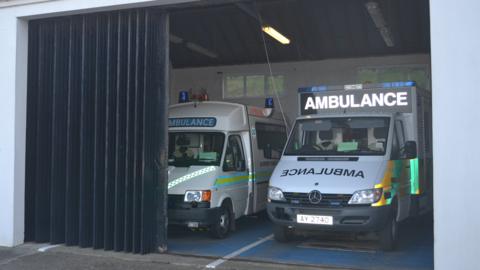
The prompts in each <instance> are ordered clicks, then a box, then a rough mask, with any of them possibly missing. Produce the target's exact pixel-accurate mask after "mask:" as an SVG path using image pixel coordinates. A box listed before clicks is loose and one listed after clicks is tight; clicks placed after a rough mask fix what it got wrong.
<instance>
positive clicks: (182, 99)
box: [178, 91, 189, 103]
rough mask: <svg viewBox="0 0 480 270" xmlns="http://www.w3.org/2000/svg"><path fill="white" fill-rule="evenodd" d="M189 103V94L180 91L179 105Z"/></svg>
mask: <svg viewBox="0 0 480 270" xmlns="http://www.w3.org/2000/svg"><path fill="white" fill-rule="evenodd" d="M188 101H189V99H188V92H187V91H180V93H179V94H178V103H187V102H188Z"/></svg>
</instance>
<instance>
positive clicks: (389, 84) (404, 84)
mask: <svg viewBox="0 0 480 270" xmlns="http://www.w3.org/2000/svg"><path fill="white" fill-rule="evenodd" d="M382 85H383V88H392V87H412V86H415V82H413V81H407V82H387V83H382Z"/></svg>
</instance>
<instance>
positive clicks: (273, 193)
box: [268, 187, 285, 202]
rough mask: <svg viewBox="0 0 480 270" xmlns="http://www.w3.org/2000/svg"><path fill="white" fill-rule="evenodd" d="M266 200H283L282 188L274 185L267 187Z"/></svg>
mask: <svg viewBox="0 0 480 270" xmlns="http://www.w3.org/2000/svg"><path fill="white" fill-rule="evenodd" d="M268 201H269V202H270V201H285V197H284V196H283V192H282V190H281V189H279V188H276V187H268Z"/></svg>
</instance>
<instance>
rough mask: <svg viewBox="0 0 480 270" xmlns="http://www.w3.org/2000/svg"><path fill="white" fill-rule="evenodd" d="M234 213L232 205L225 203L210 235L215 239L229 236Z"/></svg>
mask: <svg viewBox="0 0 480 270" xmlns="http://www.w3.org/2000/svg"><path fill="white" fill-rule="evenodd" d="M232 212H233V211H232V207H231V205H230V204H229V203H228V202H223V203H222V206H221V207H220V215H219V218H218V220H217V221H216V222H215V223H214V224H212V225H211V226H210V235H211V236H212V237H213V238H217V239H223V238H226V237H227V236H228V233H229V232H230V228H231V223H232V216H233V215H232Z"/></svg>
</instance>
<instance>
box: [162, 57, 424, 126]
mask: <svg viewBox="0 0 480 270" xmlns="http://www.w3.org/2000/svg"><path fill="white" fill-rule="evenodd" d="M411 65H426V66H427V67H428V68H429V67H430V57H429V55H426V54H419V55H402V56H385V57H368V58H352V59H334V60H323V61H309V62H289V63H278V64H273V65H272V72H273V73H274V74H283V75H285V76H286V87H287V93H286V95H285V96H283V97H281V100H280V101H281V102H282V105H283V108H284V111H285V113H286V115H287V116H288V118H289V119H290V121H292V120H293V119H295V117H296V116H297V114H298V100H297V90H298V88H299V87H302V86H313V85H320V84H327V85H328V84H350V83H356V82H357V70H358V68H360V67H371V66H373V67H378V66H411ZM222 73H223V74H236V73H237V74H248V73H252V74H269V70H268V66H267V65H266V64H259V65H241V66H222V67H206V68H186V69H174V70H173V72H172V74H173V75H172V76H173V77H172V86H171V97H170V100H171V101H172V102H174V103H175V102H177V101H178V92H179V91H181V90H188V89H193V90H194V91H195V90H199V89H201V88H204V89H207V92H208V95H209V98H210V100H222V76H223V75H222ZM229 100H230V101H232V102H240V103H246V104H252V105H257V106H263V104H264V98H244V99H229ZM275 103H276V104H277V105H278V101H277V100H276V99H275ZM276 107H277V108H278V107H279V106H276Z"/></svg>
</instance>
